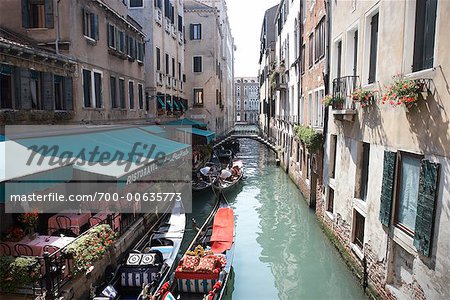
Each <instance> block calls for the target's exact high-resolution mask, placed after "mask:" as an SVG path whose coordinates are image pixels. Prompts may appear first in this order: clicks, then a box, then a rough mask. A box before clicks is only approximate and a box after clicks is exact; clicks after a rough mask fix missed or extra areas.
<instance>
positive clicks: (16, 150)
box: [0, 140, 73, 203]
mask: <svg viewBox="0 0 450 300" xmlns="http://www.w3.org/2000/svg"><path fill="white" fill-rule="evenodd" d="M34 154H35V156H34V159H32V160H30V157H32V155H33V152H32V151H30V150H29V149H27V147H24V146H23V145H21V144H19V143H16V142H14V141H9V140H8V141H3V142H0V157H3V158H4V159H2V160H0V202H1V203H4V202H5V199H7V198H9V196H10V195H24V194H29V193H33V192H38V191H43V190H46V189H48V188H51V187H52V186H55V185H57V184H61V183H65V182H68V181H70V180H71V178H72V175H73V168H72V165H69V164H68V165H60V164H52V163H51V159H52V158H53V157H52V156H46V157H42V156H41V155H39V154H36V153H34ZM41 159H42V160H41ZM40 160H41V161H40ZM3 195H4V197H3Z"/></svg>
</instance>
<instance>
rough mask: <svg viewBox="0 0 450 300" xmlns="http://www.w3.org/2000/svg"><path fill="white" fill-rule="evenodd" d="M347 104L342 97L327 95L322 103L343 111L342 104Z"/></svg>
mask: <svg viewBox="0 0 450 300" xmlns="http://www.w3.org/2000/svg"><path fill="white" fill-rule="evenodd" d="M344 102H345V99H344V98H343V97H341V96H339V95H338V96H334V97H333V96H331V95H326V96H325V97H324V98H323V99H322V103H323V104H324V105H325V106H330V105H332V106H333V108H334V109H341V108H342V104H343V103H344Z"/></svg>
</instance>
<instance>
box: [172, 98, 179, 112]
mask: <svg viewBox="0 0 450 300" xmlns="http://www.w3.org/2000/svg"><path fill="white" fill-rule="evenodd" d="M173 104H174V105H175V109H176V110H180V105H179V104H178V100H176V99H173Z"/></svg>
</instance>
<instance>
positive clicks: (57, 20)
mask: <svg viewBox="0 0 450 300" xmlns="http://www.w3.org/2000/svg"><path fill="white" fill-rule="evenodd" d="M59 2H61V0H57V1H56V11H55V17H56V41H55V50H56V54H57V55H59V40H60V31H59Z"/></svg>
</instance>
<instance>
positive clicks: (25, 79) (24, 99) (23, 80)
mask: <svg viewBox="0 0 450 300" xmlns="http://www.w3.org/2000/svg"><path fill="white" fill-rule="evenodd" d="M19 102H20V106H19V107H18V108H21V109H31V92H30V70H28V69H22V68H21V69H20V97H19Z"/></svg>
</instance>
